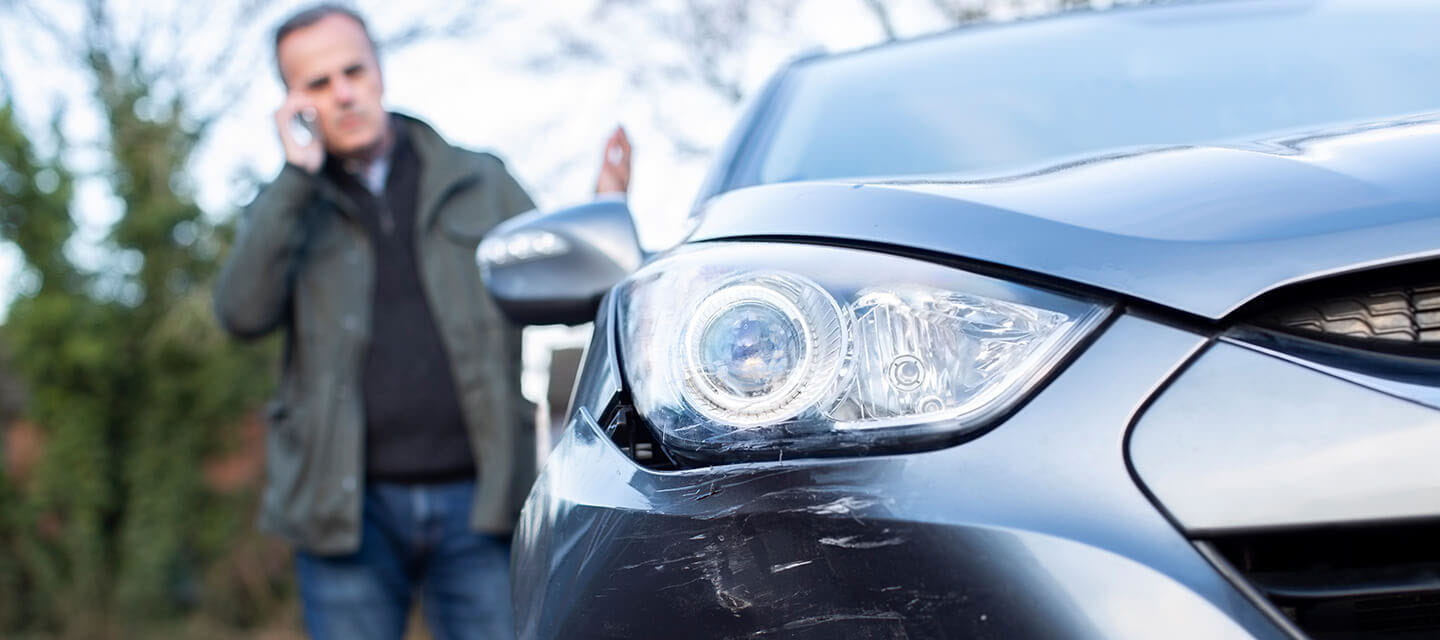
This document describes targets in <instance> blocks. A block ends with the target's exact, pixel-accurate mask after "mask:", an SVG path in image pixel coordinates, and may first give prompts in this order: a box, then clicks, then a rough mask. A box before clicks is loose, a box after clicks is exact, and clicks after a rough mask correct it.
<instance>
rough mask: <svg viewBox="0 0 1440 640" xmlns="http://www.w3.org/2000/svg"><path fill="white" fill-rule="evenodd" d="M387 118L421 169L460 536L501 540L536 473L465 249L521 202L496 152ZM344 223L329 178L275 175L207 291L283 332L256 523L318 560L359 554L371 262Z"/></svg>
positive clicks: (420, 220)
mask: <svg viewBox="0 0 1440 640" xmlns="http://www.w3.org/2000/svg"><path fill="white" fill-rule="evenodd" d="M399 120H400V123H401V125H400V126H404V127H406V132H407V135H409V137H410V141H411V143H412V144H413V145H414V148H415V152H416V154H417V155H418V156H419V157H420V161H421V167H422V168H421V172H422V175H421V177H420V188H419V202H418V206H417V207H416V210H415V211H416V214H415V217H416V224H417V225H418V229H417V232H416V234H415V235H416V242H417V244H418V245H419V246H417V247H416V256H417V258H418V259H419V261H420V264H419V271H420V277H421V280H422V282H423V284H424V288H425V295H426V298H427V300H428V301H429V303H430V308H431V310H432V312H433V313H434V314H435V323H436V325H437V327H438V328H439V330H440V335H441V339H442V341H443V343H444V345H445V348H446V350H447V351H448V353H449V356H450V363H451V367H452V368H453V370H454V377H455V383H456V384H457V385H458V386H459V389H457V397H458V398H459V400H460V405H461V409H462V410H463V412H464V414H465V422H466V426H467V427H468V430H469V433H470V443H471V448H472V449H473V450H474V452H475V462H476V469H477V474H478V478H477V480H478V483H477V486H476V493H475V502H474V504H473V505H472V508H471V516H470V524H471V526H473V527H474V528H475V529H477V530H479V531H484V532H488V533H494V534H502V535H503V534H507V533H509V532H510V530H511V529H512V527H513V526H514V522H515V518H516V517H517V515H518V514H519V510H520V505H521V503H522V502H523V500H524V497H525V494H526V492H528V491H529V488H530V484H531V482H532V481H533V480H534V476H535V444H534V441H535V432H534V420H533V416H534V412H533V408H534V407H533V405H532V404H530V403H529V402H527V401H525V400H524V399H523V398H522V397H521V395H520V364H521V355H520V330H519V329H518V328H516V327H514V326H512V325H510V324H509V323H507V322H506V321H505V319H504V318H503V317H502V316H501V314H500V310H499V309H498V308H497V307H496V306H495V303H494V301H493V300H491V299H490V297H489V295H488V294H487V293H486V290H485V288H484V286H483V284H482V283H481V280H480V273H479V270H478V269H477V268H476V265H475V247H476V245H477V244H478V243H479V242H480V238H481V237H482V236H484V235H485V232H487V231H489V230H490V228H491V227H494V226H495V225H496V224H498V223H499V222H500V221H502V220H504V219H506V218H508V217H510V216H513V215H515V214H517V213H520V212H522V211H526V210H529V209H532V208H534V203H532V202H531V200H530V197H529V196H528V195H526V194H525V191H524V190H523V189H522V188H521V187H520V185H519V184H517V183H516V182H515V179H514V178H513V177H511V176H510V174H509V173H508V172H506V170H505V165H504V164H503V163H501V161H500V160H499V159H498V158H496V157H495V156H492V155H489V154H485V153H474V152H470V151H465V150H463V149H459V148H456V147H453V146H451V145H450V144H449V143H447V142H445V140H444V139H442V138H441V137H440V136H439V134H437V133H435V131H434V130H433V129H431V128H430V127H429V126H427V125H425V124H424V123H422V122H420V121H418V120H414V119H411V118H404V117H401V118H400V119H399ZM355 211H356V207H355V205H354V203H353V202H351V201H350V200H349V198H347V197H346V196H345V195H344V194H343V193H342V192H341V191H340V189H339V187H338V186H336V185H335V184H333V183H332V182H330V181H328V180H325V179H323V178H322V177H317V176H311V175H309V174H307V173H306V172H304V171H303V170H301V169H299V168H296V167H294V166H286V168H285V169H284V170H283V171H281V172H280V175H279V176H278V177H277V178H276V179H275V181H274V182H272V183H270V184H269V185H268V186H266V187H265V189H264V190H263V191H261V193H260V195H259V196H257V197H256V198H255V201H254V202H253V203H252V204H251V205H250V206H249V207H248V208H247V209H246V211H245V223H244V225H243V226H242V229H241V231H240V235H239V238H238V239H237V241H236V243H235V246H234V248H233V250H232V251H231V254H230V258H229V261H228V262H227V263H226V265H225V268H224V270H223V271H222V272H221V274H220V278H219V281H218V282H217V284H216V288H215V309H216V314H217V316H218V317H219V319H220V323H221V325H223V326H224V327H225V328H226V329H227V330H228V331H230V332H231V333H233V334H235V335H237V336H240V337H245V338H253V337H259V336H262V335H265V334H268V333H270V332H271V331H274V330H276V329H281V328H283V329H285V331H286V342H285V358H284V369H283V373H282V376H281V380H280V385H279V389H278V391H277V393H276V396H275V399H274V401H273V402H272V403H271V405H270V411H269V416H270V420H271V428H270V430H269V432H268V434H267V440H266V449H265V454H266V461H265V462H266V476H267V477H266V485H265V491H264V496H263V499H262V504H261V512H260V527H261V528H262V529H264V530H266V531H269V532H272V533H275V534H278V535H280V536H282V537H284V538H287V539H289V540H290V541H291V542H293V543H295V544H296V545H297V546H299V547H300V548H302V549H305V550H308V551H311V552H314V553H322V554H334V553H348V552H351V551H354V550H355V549H357V548H359V545H360V505H361V498H362V495H361V494H362V489H363V486H362V485H363V483H364V479H365V467H364V464H365V462H364V461H365V452H364V450H363V449H364V446H365V417H364V403H363V401H362V398H361V397H360V389H361V386H360V382H361V381H360V371H361V365H362V358H364V356H365V349H366V345H367V342H368V340H369V331H370V329H369V327H370V309H371V291H372V289H373V287H374V280H375V278H374V268H375V259H374V255H373V253H372V251H371V248H370V243H369V239H368V237H367V236H366V234H365V231H364V230H363V229H362V227H361V226H360V224H359V223H358V221H357V220H356V219H355Z"/></svg>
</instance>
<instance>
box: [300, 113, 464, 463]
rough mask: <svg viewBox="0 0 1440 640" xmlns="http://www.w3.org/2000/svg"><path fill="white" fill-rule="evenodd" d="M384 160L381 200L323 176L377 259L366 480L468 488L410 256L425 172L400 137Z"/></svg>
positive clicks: (455, 422)
mask: <svg viewBox="0 0 1440 640" xmlns="http://www.w3.org/2000/svg"><path fill="white" fill-rule="evenodd" d="M396 129H397V130H401V129H402V128H401V127H396ZM391 153H392V156H391V159H390V174H389V177H388V178H387V179H386V181H385V190H384V193H382V194H381V195H380V196H379V197H376V196H375V195H373V194H371V193H370V191H369V190H368V189H366V188H365V186H364V185H362V184H361V182H360V180H359V179H358V178H357V177H355V176H353V175H351V174H349V173H348V172H346V171H345V170H343V169H342V168H341V167H340V166H339V163H338V162H333V161H332V162H327V163H326V167H325V171H326V174H327V177H329V178H331V179H333V180H335V182H336V183H337V184H338V185H339V186H340V188H341V189H342V190H344V192H345V193H346V195H348V196H350V197H351V198H352V199H353V200H354V201H355V203H356V205H358V207H359V209H360V211H359V215H358V219H359V222H360V224H361V225H363V226H364V227H365V231H366V233H367V234H368V235H369V237H370V244H371V247H372V248H373V250H374V255H375V290H374V291H375V292H374V297H373V299H372V301H371V333H370V335H371V339H370V345H369V348H368V349H367V350H366V354H365V361H364V370H363V371H362V376H363V377H362V382H361V390H362V392H363V393H364V404H365V470H366V475H367V477H368V478H369V479H371V480H378V481H382V482H403V483H424V482H445V481H451V480H460V479H466V478H473V477H474V475H475V458H474V456H473V455H472V454H471V450H470V440H469V436H468V432H467V431H466V429H465V418H464V414H463V413H462V412H461V409H460V402H459V399H458V395H457V390H456V388H455V378H454V375H453V374H452V372H451V369H450V360H449V356H448V355H447V353H446V350H445V345H444V343H443V342H442V341H441V338H440V332H439V330H438V328H437V327H436V324H435V319H434V317H433V315H432V313H431V309H430V305H429V302H428V301H427V300H426V297H425V291H424V289H423V288H422V285H421V282H420V273H419V271H418V267H417V264H418V261H417V260H416V256H415V247H416V242H415V233H416V228H415V225H416V222H415V219H416V211H415V208H416V201H417V199H418V195H419V186H420V172H421V171H422V170H423V167H421V166H420V160H419V157H418V156H417V155H416V154H415V151H414V149H413V148H412V147H411V146H410V143H409V141H408V140H406V139H405V138H404V137H403V133H402V134H401V137H400V138H399V139H397V140H396V141H395V147H394V149H393V150H392V152H391Z"/></svg>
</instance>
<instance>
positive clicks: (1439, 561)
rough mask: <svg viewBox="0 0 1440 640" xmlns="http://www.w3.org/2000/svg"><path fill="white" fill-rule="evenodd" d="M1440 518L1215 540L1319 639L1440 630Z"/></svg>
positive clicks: (1212, 547) (1215, 551)
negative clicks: (1415, 521)
mask: <svg viewBox="0 0 1440 640" xmlns="http://www.w3.org/2000/svg"><path fill="white" fill-rule="evenodd" d="M1437 543H1440V523H1428V524H1412V525H1388V526H1376V527H1352V528H1336V529H1316V530H1305V531H1289V532H1279V533H1263V534H1251V535H1244V536H1227V537H1224V538H1219V539H1212V540H1208V541H1206V542H1204V543H1202V544H1203V545H1205V546H1207V547H1208V550H1209V551H1210V553H1207V555H1210V556H1211V557H1212V560H1216V559H1217V558H1216V556H1218V557H1219V560H1217V561H1221V562H1225V563H1228V564H1229V565H1230V567H1229V568H1232V569H1234V570H1235V572H1237V573H1238V574H1240V575H1241V576H1243V579H1244V580H1246V581H1247V582H1248V583H1249V586H1250V587H1253V589H1254V591H1255V592H1256V593H1258V594H1259V595H1260V596H1261V597H1263V598H1264V599H1265V600H1266V601H1267V602H1268V603H1269V604H1270V605H1272V606H1273V607H1274V609H1275V610H1278V611H1279V613H1280V614H1281V615H1283V616H1284V618H1285V619H1286V620H1288V621H1290V622H1292V623H1293V626H1294V627H1296V628H1298V629H1299V630H1300V631H1301V632H1303V633H1304V634H1305V635H1307V636H1309V637H1310V638H1313V639H1314V640H1352V639H1355V640H1358V639H1360V638H1364V639H1366V640H1410V639H1412V638H1436V637H1440V544H1437Z"/></svg>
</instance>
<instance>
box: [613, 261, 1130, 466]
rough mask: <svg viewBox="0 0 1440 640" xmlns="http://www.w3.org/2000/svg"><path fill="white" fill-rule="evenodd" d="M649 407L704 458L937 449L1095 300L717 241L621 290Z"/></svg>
mask: <svg viewBox="0 0 1440 640" xmlns="http://www.w3.org/2000/svg"><path fill="white" fill-rule="evenodd" d="M619 308H620V314H621V318H620V331H621V334H620V344H621V349H622V356H621V359H622V362H623V365H624V370H625V374H626V379H627V382H628V384H629V386H630V389H631V394H632V396H633V399H634V402H635V405H636V408H637V410H639V412H640V414H641V415H642V416H644V417H645V418H646V420H647V421H648V422H649V423H650V424H651V425H653V426H654V427H655V428H656V429H657V431H658V432H659V436H660V438H661V440H662V442H664V443H665V445H666V446H667V447H669V448H670V449H671V450H672V452H674V453H676V454H678V455H680V456H682V457H687V458H692V459H697V460H702V461H718V460H729V459H733V460H743V459H753V458H758V457H777V456H785V455H818V454H826V453H840V452H855V453H860V452H865V451H872V450H885V449H893V448H895V447H904V446H927V445H933V444H937V443H944V442H946V441H952V440H955V439H958V438H961V437H964V436H966V435H968V434H972V433H974V432H976V431H978V430H979V429H982V428H984V427H985V426H987V425H988V424H991V423H993V422H994V421H995V420H996V419H997V418H999V417H1000V416H1002V415H1004V413H1005V412H1006V411H1008V410H1009V409H1011V408H1013V407H1014V406H1015V405H1016V404H1017V403H1018V402H1019V401H1020V400H1021V399H1023V398H1024V396H1025V393H1026V392H1027V391H1029V390H1030V389H1032V388H1033V387H1034V386H1035V385H1036V384H1038V383H1039V382H1040V381H1041V380H1043V379H1044V377H1045V376H1046V375H1047V374H1048V373H1049V372H1050V371H1051V370H1052V369H1053V368H1054V367H1055V366H1057V365H1058V364H1059V362H1060V361H1061V360H1062V359H1063V357H1064V356H1065V355H1066V354H1067V353H1068V352H1070V351H1071V350H1072V349H1073V348H1074V347H1075V346H1076V345H1077V344H1078V343H1079V341H1080V340H1081V338H1083V337H1084V336H1085V335H1086V334H1088V333H1089V332H1090V331H1091V330H1092V329H1093V328H1094V327H1095V326H1097V325H1098V324H1099V323H1100V321H1101V320H1102V319H1103V318H1104V316H1105V315H1106V314H1107V312H1108V309H1107V308H1106V307H1103V306H1101V305H1099V304H1097V303H1095V302H1091V301H1086V300H1081V299H1078V298H1074V297H1071V296H1066V295H1061V294H1057V293H1051V292H1046V291H1040V290H1037V289H1033V288H1030V287H1024V286H1020V285H1016V284H1013V283H1009V282H1005V281H1001V280H996V279H994V278H988V277H985V276H980V275H976V274H972V273H968V272H964V271H959V270H956V269H952V268H948V267H943V266H939V265H935V264H931V263H927V262H922V261H917V260H911V259H907V258H900V257H895V256H890V255H884V254H876V253H870V252H864V251H857V250H851V249H839V248H831V247H817V246H808V245H789V244H739V243H736V244H717V245H707V246H704V247H700V248H695V249H690V250H687V251H682V252H678V253H676V254H673V255H671V256H669V257H667V258H664V259H662V260H659V261H656V262H654V263H652V264H650V265H649V266H647V267H646V268H645V269H642V270H641V271H640V272H639V273H637V274H636V275H635V276H633V277H632V278H631V279H630V280H629V281H628V282H627V283H626V284H625V285H624V286H623V287H622V288H621V291H620V305H619Z"/></svg>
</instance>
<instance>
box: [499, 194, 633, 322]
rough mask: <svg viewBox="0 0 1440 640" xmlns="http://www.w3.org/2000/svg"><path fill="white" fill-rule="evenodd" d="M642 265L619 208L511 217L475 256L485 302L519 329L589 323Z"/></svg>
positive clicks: (617, 203)
mask: <svg viewBox="0 0 1440 640" xmlns="http://www.w3.org/2000/svg"><path fill="white" fill-rule="evenodd" d="M644 258H645V256H644V252H643V251H641V249H640V240H639V237H638V236H637V235H636V233H635V222H634V220H633V219H632V218H631V217H630V207H628V206H626V204H625V202H624V201H623V200H603V201H599V202H592V203H589V204H582V205H579V206H575V207H570V208H568V209H560V210H558V211H551V212H541V211H538V210H537V211H531V212H529V213H525V214H522V215H519V216H516V217H514V218H511V219H509V220H506V221H505V222H504V223H501V224H500V225H499V226H497V227H495V228H494V229H493V230H491V231H490V233H488V234H486V235H485V239H484V240H482V241H481V242H480V247H479V248H478V249H476V251H475V259H476V262H478V263H479V265H480V273H481V275H482V276H483V277H484V279H485V286H486V287H487V288H488V289H489V290H490V295H491V296H492V297H493V298H494V299H495V301H496V303H498V304H499V305H500V310H501V311H503V312H504V313H505V315H506V316H508V317H509V318H510V320H511V321H513V322H516V323H518V324H581V323H584V322H590V321H591V320H594V319H595V312H596V310H597V309H598V308H599V305H600V298H601V297H602V296H604V295H605V292H607V291H609V290H610V288H611V287H613V286H615V284H616V283H617V282H620V280H621V279H623V278H624V277H625V276H628V275H630V273H631V272H633V271H635V270H636V269H638V268H640V263H641V262H642V261H643V260H644Z"/></svg>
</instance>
